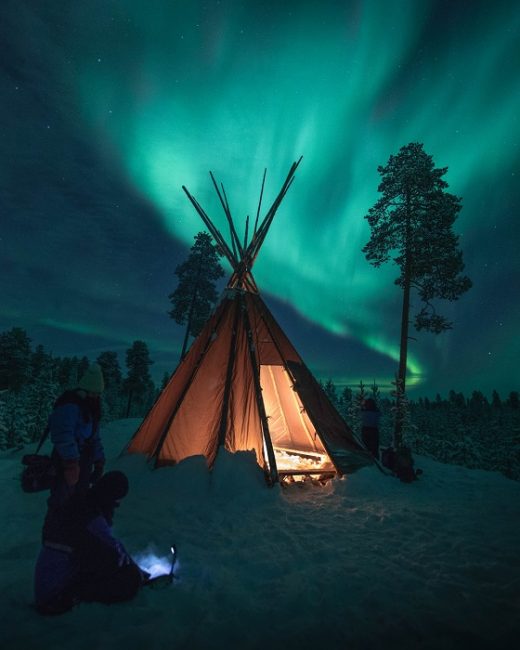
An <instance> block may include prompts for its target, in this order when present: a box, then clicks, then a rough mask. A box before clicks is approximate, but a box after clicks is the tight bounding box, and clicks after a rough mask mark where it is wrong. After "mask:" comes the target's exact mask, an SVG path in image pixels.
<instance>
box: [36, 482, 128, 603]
mask: <svg viewBox="0 0 520 650" xmlns="http://www.w3.org/2000/svg"><path fill="white" fill-rule="evenodd" d="M106 476H109V475H106ZM100 482H102V481H100ZM117 505H118V501H117V500H116V499H108V500H102V499H99V495H98V494H96V492H95V488H91V490H90V491H89V492H88V494H87V495H86V496H85V495H82V494H81V493H78V494H76V495H75V496H74V497H72V498H71V499H69V500H68V501H67V502H66V503H65V504H64V505H63V506H62V507H60V508H53V509H49V511H48V512H47V516H46V518H45V523H44V527H43V531H42V548H41V551H40V554H39V557H38V560H37V563H36V570H35V577H34V594H35V604H36V606H37V608H39V609H43V608H45V607H46V606H47V605H48V604H49V603H52V602H56V601H57V600H59V599H60V598H63V599H66V600H68V601H70V602H72V600H73V599H74V598H75V597H76V598H79V594H81V590H82V587H83V586H84V585H87V584H96V583H102V582H103V581H104V580H107V579H108V580H110V576H111V575H114V574H115V573H116V572H117V571H118V569H120V568H121V567H124V566H125V565H129V564H133V560H132V559H131V557H130V556H129V554H128V553H127V552H126V550H125V548H124V546H123V544H122V543H121V542H120V541H119V540H117V539H116V538H115V537H114V536H113V534H112V529H111V524H112V517H113V512H114V508H116V507H117Z"/></svg>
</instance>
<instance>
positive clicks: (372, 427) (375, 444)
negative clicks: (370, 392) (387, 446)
mask: <svg viewBox="0 0 520 650" xmlns="http://www.w3.org/2000/svg"><path fill="white" fill-rule="evenodd" d="M380 417H381V411H380V410H379V409H378V408H377V405H376V403H375V400H373V399H372V398H371V397H369V398H367V399H365V400H363V403H362V405H361V437H362V439H363V442H364V443H365V445H366V448H367V449H368V451H369V452H370V453H371V454H372V456H374V458H379V419H380Z"/></svg>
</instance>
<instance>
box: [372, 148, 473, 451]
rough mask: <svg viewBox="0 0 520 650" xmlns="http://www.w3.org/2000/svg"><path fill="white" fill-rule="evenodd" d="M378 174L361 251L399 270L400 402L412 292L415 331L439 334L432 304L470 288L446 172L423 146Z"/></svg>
mask: <svg viewBox="0 0 520 650" xmlns="http://www.w3.org/2000/svg"><path fill="white" fill-rule="evenodd" d="M378 171H379V174H380V175H381V178H382V180H381V183H380V185H379V187H378V191H379V192H380V193H381V195H382V196H381V198H380V199H379V200H378V201H377V202H376V204H375V205H374V206H373V207H372V208H370V210H369V212H368V215H366V217H365V218H366V219H367V220H368V223H369V225H370V228H371V236H370V240H369V241H368V243H367V244H366V246H365V247H364V248H363V252H364V253H365V256H366V258H367V260H368V261H369V262H370V263H371V264H372V265H374V266H376V267H379V266H381V265H382V264H384V263H386V262H388V261H390V260H392V261H393V262H394V263H395V264H396V265H397V266H398V268H399V276H398V277H397V278H396V280H395V284H397V285H398V286H399V287H400V288H401V289H402V292H403V303H402V313H401V342H400V356H399V370H398V374H397V385H398V387H399V392H400V394H401V396H402V397H401V399H404V393H405V389H406V363H407V356H408V338H409V336H408V330H409V324H410V297H411V294H412V291H413V292H415V294H416V295H417V296H418V298H419V300H420V302H421V308H420V310H419V311H418V312H417V314H415V321H414V325H415V328H416V329H417V330H426V331H429V332H433V333H435V334H439V333H440V332H442V331H444V330H446V329H450V328H451V326H452V323H450V322H449V321H448V320H447V319H446V318H445V317H444V316H442V315H440V314H438V313H437V310H436V306H435V301H436V300H437V299H444V300H449V301H453V300H457V299H458V298H459V296H460V295H461V294H463V293H464V292H465V291H467V290H468V289H469V288H470V287H471V281H470V279H469V278H468V277H467V276H465V275H462V271H463V270H464V263H463V260H462V252H461V251H460V250H459V248H458V240H459V238H458V236H457V235H456V234H455V233H454V232H453V224H454V222H455V219H456V217H457V215H458V213H459V211H460V209H461V199H460V198H459V197H457V196H455V195H453V194H450V193H449V192H446V188H447V187H448V184H447V183H446V181H445V180H444V179H443V176H444V175H445V174H446V172H447V167H443V168H436V167H435V166H434V163H433V159H432V157H431V156H429V155H428V154H427V153H426V152H425V151H424V149H423V145H422V144H420V143H414V142H412V143H410V144H408V145H406V146H404V147H402V148H401V149H400V150H399V152H398V153H397V155H395V156H390V158H389V160H388V163H387V164H386V165H385V166H384V167H382V166H380V167H378ZM404 417H405V414H404V413H401V409H399V408H398V409H397V413H396V420H395V428H394V444H395V445H396V446H398V447H399V446H400V445H401V442H402V427H403V418H404Z"/></svg>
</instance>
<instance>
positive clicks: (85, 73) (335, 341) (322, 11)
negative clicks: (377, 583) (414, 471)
mask: <svg viewBox="0 0 520 650" xmlns="http://www.w3.org/2000/svg"><path fill="white" fill-rule="evenodd" d="M519 25H520V10H519V9H518V7H517V5H516V3H515V2H512V1H508V2H506V1H501V0H498V1H495V2H492V3H490V2H488V1H487V0H474V1H473V2H471V3H468V2H462V1H453V0H452V1H441V0H437V1H433V0H432V1H431V2H428V1H427V0H422V1H421V2H416V1H414V0H409V1H407V0H399V1H397V0H394V1H392V0H385V1H383V0H371V1H370V0H356V1H351V2H350V1H343V2H339V1H333V0H320V1H318V0H316V1H306V2H305V1H304V2H302V1H301V0H300V1H299V2H293V1H287V2H283V3H275V2H270V1H265V0H264V1H262V2H260V1H256V0H252V1H251V2H238V1H228V2H226V1H224V0H222V1H218V0H215V1H209V0H208V1H206V2H197V1H193V0H190V1H189V2H188V1H187V0H186V1H184V2H182V1H181V2H164V0H162V1H159V0H147V1H146V2H145V1H144V0H139V1H135V0H128V1H127V2H125V3H121V2H115V1H114V0H91V1H90V2H88V3H85V2H82V1H77V0H72V1H68V2H64V1H63V0H61V1H57V0H47V1H46V2H45V3H35V2H33V1H31V0H16V1H15V0H4V1H3V2H2V4H1V8H0V39H1V40H0V47H1V54H2V56H1V57H0V93H1V102H0V118H1V119H0V137H1V144H2V154H1V156H0V332H1V331H5V330H8V329H10V328H11V327H23V328H25V329H26V330H27V332H28V334H29V336H30V337H31V339H32V341H33V344H34V345H37V344H40V343H41V344H43V345H44V346H45V347H46V348H47V349H48V350H49V351H51V352H53V353H54V354H55V355H59V356H64V355H73V354H75V355H78V356H83V355H86V356H88V357H89V358H91V359H95V357H96V356H97V355H98V354H99V353H100V352H102V351H105V350H115V351H117V352H119V353H120V360H121V363H122V365H124V353H125V351H126V349H128V347H130V345H131V344H132V342H133V341H134V340H137V339H139V340H144V341H145V342H146V343H147V344H148V346H149V348H150V352H151V357H152V359H153V360H154V362H155V363H154V366H153V372H154V376H155V378H156V379H157V380H160V378H161V377H162V375H163V374H164V372H165V371H166V372H171V371H172V370H173V369H174V368H175V366H176V364H177V360H178V355H179V352H180V348H181V345H182V337H183V329H182V328H181V327H179V326H177V325H176V324H175V323H174V322H173V321H172V320H171V319H170V318H169V316H168V313H167V312H168V310H169V308H170V303H169V301H168V294H169V293H171V292H172V291H173V289H174V288H175V286H176V277H175V275H174V270H175V268H176V266H177V265H178V264H179V263H180V262H182V261H183V260H184V259H185V257H186V255H187V253H188V250H189V247H190V246H191V245H192V243H193V238H194V236H195V234H196V233H197V232H198V231H200V230H201V229H202V228H203V224H202V222H201V221H200V218H199V217H198V215H197V214H196V212H195V211H194V209H193V207H192V206H191V204H190V203H189V201H188V200H187V198H186V196H185V195H184V193H183V191H182V185H186V186H187V187H188V189H189V190H190V192H191V193H192V194H194V195H195V196H196V198H197V199H198V200H199V202H200V203H201V204H202V205H203V207H204V208H205V209H206V211H207V212H208V214H209V215H210V216H211V217H212V218H213V219H214V220H215V221H216V222H217V224H219V225H220V226H222V227H223V214H222V211H221V209H220V207H219V205H218V202H217V199H216V197H215V195H214V190H213V187H212V184H211V180H210V177H209V174H208V172H209V171H210V170H212V171H213V172H214V174H215V175H216V177H217V178H218V180H219V181H222V182H223V183H224V185H225V188H226V192H227V195H228V198H229V201H230V205H231V210H232V213H233V216H234V219H235V221H236V222H237V224H238V225H239V229H240V228H243V224H244V223H245V217H246V215H248V214H250V215H254V214H255V213H256V208H257V203H258V196H259V193H260V185H261V180H262V174H263V170H264V168H267V181H266V193H265V199H264V205H268V202H269V199H271V200H272V199H273V198H274V196H275V195H276V193H277V192H278V190H279V188H280V186H281V184H282V182H283V180H284V178H285V175H286V173H287V171H288V169H289V167H290V165H291V163H292V162H293V161H294V160H297V159H298V158H299V157H300V156H303V160H302V162H301V164H300V167H299V168H298V171H297V174H296V179H295V182H294V184H293V185H292V187H291V189H290V190H289V193H288V195H287V196H286V199H285V200H284V202H283V203H282V206H281V207H280V209H279V211H278V214H277V216H276V218H275V221H274V222H273V225H272V227H271V230H270V232H269V234H268V236H267V239H266V241H265V243H264V245H263V248H262V250H261V252H260V255H259V258H258V261H257V263H256V265H255V267H254V276H255V279H256V281H257V284H258V285H259V287H260V289H261V291H262V295H263V296H264V299H265V300H266V302H267V303H268V305H269V306H270V308H271V310H272V311H273V313H274V315H275V316H276V318H277V319H278V320H279V322H280V324H281V325H282V327H283V328H284V329H285V331H286V332H287V334H288V335H289V337H290V338H291V340H292V341H293V343H294V344H295V346H296V348H297V349H298V351H299V352H300V354H301V355H302V357H303V358H304V360H305V362H306V363H307V365H308V366H309V367H310V369H311V370H312V371H313V372H314V373H315V375H316V376H317V377H318V378H320V379H323V380H326V379H328V378H331V379H333V380H334V381H335V382H336V383H338V384H340V385H344V384H357V383H358V382H359V381H360V380H363V381H364V382H366V383H372V382H373V381H376V382H377V383H378V384H379V385H381V386H382V387H383V388H385V387H388V386H390V382H391V381H392V379H393V377H394V375H395V372H396V370H397V358H398V346H399V327H400V309H401V294H400V290H399V288H398V287H396V286H395V285H394V284H393V281H394V279H395V277H396V274H397V273H396V268H395V267H393V266H392V265H387V266H385V267H382V268H379V269H375V268H373V267H372V266H370V265H369V263H368V262H367V261H366V259H365V257H364V255H363V253H362V252H361V249H362V248H363V246H364V245H365V244H366V242H367V241H368V239H369V236H370V232H369V227H368V224H367V222H366V220H365V219H364V216H365V215H366V214H367V212H368V210H369V208H370V207H371V205H373V203H374V202H375V201H376V200H377V198H378V193H377V186H378V183H379V175H378V172H377V167H378V165H383V164H385V163H386V162H387V160H388V158H389V156H390V155H391V154H393V153H397V151H398V150H399V148H400V147H401V146H403V145H406V144H408V143H409V142H422V143H424V147H425V150H426V151H427V153H429V154H431V155H432V156H433V158H434V161H435V164H436V165H437V166H438V167H448V173H447V174H446V177H445V178H446V180H447V181H448V183H449V191H451V192H453V193H454V194H456V195H457V196H460V197H462V204H463V209H462V211H461V213H460V215H459V217H458V219H457V221H456V223H455V231H456V232H457V234H458V235H460V246H461V248H462V251H463V254H464V260H465V263H466V269H465V273H466V274H467V275H468V276H469V277H470V278H471V279H472V281H473V288H472V289H471V290H470V291H469V292H468V293H467V294H465V295H463V296H462V297H461V298H460V300H458V301H457V302H454V303H445V304H444V305H442V309H440V311H441V313H444V314H445V315H447V316H448V318H450V320H452V321H453V323H454V328H453V330H451V331H449V332H446V333H443V334H441V335H439V336H435V335H432V334H423V333H421V334H417V335H416V334H415V333H413V332H412V333H411V335H412V336H414V338H416V340H412V341H411V342H410V348H409V364H408V386H409V390H410V394H411V395H412V396H414V395H415V396H417V395H420V394H424V395H435V393H437V392H440V393H442V394H445V393H447V391H448V390H449V389H454V390H457V391H464V392H466V393H467V392H470V391H471V390H473V389H480V390H483V391H485V392H487V393H490V391H491V390H492V389H493V388H496V389H497V390H498V391H499V393H501V394H503V395H504V396H505V395H506V394H507V393H508V392H509V391H510V390H518V388H519V386H518V383H519V382H518V376H519V375H518V369H517V367H518V360H519V359H520V344H519V338H518V331H519V330H520V307H519V300H518V286H519V280H520V262H519V259H520V256H519V255H518V246H519V243H520V222H519V220H518V207H519V204H520V189H519V184H518V177H519V175H520V164H519V158H520V155H519V153H520V150H519V133H520V130H519V120H518V114H519V108H520V75H519V74H518V65H519V63H520V35H519ZM228 270H229V269H228ZM415 304H416V306H418V305H417V302H416V303H415ZM439 307H440V305H439Z"/></svg>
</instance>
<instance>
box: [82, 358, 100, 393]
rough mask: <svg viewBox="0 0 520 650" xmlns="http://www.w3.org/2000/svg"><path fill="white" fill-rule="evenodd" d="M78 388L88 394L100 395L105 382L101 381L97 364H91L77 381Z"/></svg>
mask: <svg viewBox="0 0 520 650" xmlns="http://www.w3.org/2000/svg"><path fill="white" fill-rule="evenodd" d="M78 387H79V388H82V389H83V390H86V391H88V392H89V393H102V392H103V389H104V388H105V382H104V380H103V373H102V371H101V366H100V365H98V364H97V363H92V364H91V365H90V366H89V367H88V368H87V370H86V371H85V374H84V375H83V377H82V378H81V379H80V380H79V384H78Z"/></svg>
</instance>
